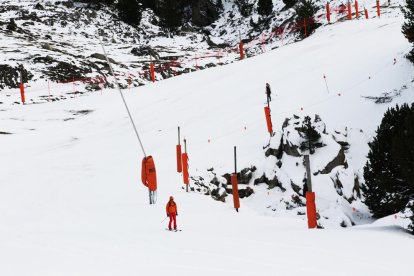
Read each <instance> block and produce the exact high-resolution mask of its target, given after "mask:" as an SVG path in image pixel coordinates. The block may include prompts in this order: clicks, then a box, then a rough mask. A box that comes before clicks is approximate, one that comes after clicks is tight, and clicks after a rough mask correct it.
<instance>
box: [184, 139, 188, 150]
mask: <svg viewBox="0 0 414 276" xmlns="http://www.w3.org/2000/svg"><path fill="white" fill-rule="evenodd" d="M184 152H185V153H187V140H185V138H184Z"/></svg>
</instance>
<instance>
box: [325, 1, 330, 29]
mask: <svg viewBox="0 0 414 276" xmlns="http://www.w3.org/2000/svg"><path fill="white" fill-rule="evenodd" d="M326 19H328V24H330V23H331V7H330V6H329V2H327V3H326Z"/></svg>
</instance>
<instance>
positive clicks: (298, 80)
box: [0, 17, 414, 276]
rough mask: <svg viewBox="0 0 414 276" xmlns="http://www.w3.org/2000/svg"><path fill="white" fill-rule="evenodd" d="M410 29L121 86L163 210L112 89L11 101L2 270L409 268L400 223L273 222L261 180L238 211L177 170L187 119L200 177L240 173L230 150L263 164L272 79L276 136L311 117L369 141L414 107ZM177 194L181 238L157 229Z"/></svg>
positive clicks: (352, 34)
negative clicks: (185, 183)
mask: <svg viewBox="0 0 414 276" xmlns="http://www.w3.org/2000/svg"><path fill="white" fill-rule="evenodd" d="M401 23H402V19H401V18H400V17H396V18H383V19H381V20H370V21H362V20H360V21H352V22H342V23H338V24H335V25H330V26H327V27H323V28H322V29H319V30H318V32H317V33H316V34H315V35H313V36H312V37H310V38H308V39H306V40H304V41H302V42H299V43H295V44H292V45H289V46H285V47H283V48H280V49H278V50H275V51H272V52H268V53H266V54H263V55H261V56H258V57H255V58H251V59H247V60H244V61H241V62H237V63H234V64H231V65H228V66H224V67H220V68H214V69H208V70H203V71H199V72H196V73H191V74H186V75H183V76H180V77H176V78H172V79H168V80H165V81H162V82H158V83H155V84H151V85H147V86H145V87H140V88H135V89H132V90H131V91H128V90H126V91H125V96H126V99H127V102H128V104H129V105H130V108H131V111H132V115H133V117H134V118H135V120H136V124H137V126H138V128H139V131H140V133H141V135H142V139H143V143H144V147H145V149H146V151H147V153H148V154H151V155H152V156H153V157H154V159H155V162H156V165H157V176H158V186H159V190H158V203H157V204H156V205H155V206H149V205H148V198H147V197H148V194H147V191H146V190H145V188H144V187H143V186H142V184H141V183H140V164H141V159H142V157H143V156H142V153H141V152H140V148H139V146H138V144H137V141H136V138H135V137H134V135H133V131H132V128H131V125H130V123H129V121H128V118H127V114H126V112H125V110H124V108H123V106H122V102H121V99H120V97H119V95H118V94H117V92H116V91H110V92H109V91H108V90H107V91H106V92H105V93H104V94H103V95H100V93H99V92H97V93H96V94H91V95H89V96H85V97H78V98H75V99H70V100H65V101H59V102H54V103H45V104H38V105H35V104H33V105H30V104H29V105H26V106H4V107H1V111H0V131H2V132H8V133H12V134H10V135H0V145H1V146H0V156H1V158H0V168H1V173H0V210H1V212H0V245H1V246H0V275H19V276H21V275H39V276H40V275H41V276H48V275H53V276H54V275H87V276H91V275H99V276H103V275H147V274H151V275H165V274H167V273H169V274H171V275H194V274H197V275H211V274H212V273H214V274H216V275H304V274H305V273H306V274H307V275H361V276H363V275H364V276H365V275H411V274H412V271H413V268H414V265H413V264H412V262H411V259H412V258H411V255H410V253H411V251H412V248H413V245H414V241H413V238H412V236H410V235H408V234H406V233H405V232H404V231H403V230H402V228H401V226H403V225H404V224H405V223H406V222H405V221H403V220H402V219H400V218H399V217H398V216H397V219H394V218H386V219H385V220H383V221H382V222H381V221H380V222H377V223H374V224H366V225H361V226H356V227H351V228H345V229H342V228H339V229H338V228H332V229H324V230H308V229H307V228H306V220H304V218H303V217H299V216H285V215H283V214H278V215H272V216H269V215H267V214H266V213H265V212H264V207H263V206H262V205H261V204H262V201H261V200H258V198H259V199H260V197H262V198H263V197H264V196H266V194H265V192H264V191H261V190H265V188H264V187H259V188H258V192H257V193H256V194H254V195H253V196H252V197H251V198H247V199H245V200H244V199H243V200H242V201H241V209H240V213H236V212H235V211H234V210H233V208H232V204H231V203H230V202H228V203H224V204H223V203H218V202H216V201H213V200H211V198H209V197H207V196H203V195H200V194H194V193H189V194H187V193H185V191H184V190H183V189H182V188H181V182H182V179H181V176H180V175H179V174H177V173H176V172H175V144H176V143H177V138H176V128H177V126H178V125H180V126H181V128H182V131H183V133H182V135H183V136H185V138H186V139H187V141H188V152H189V157H190V174H192V175H197V174H202V173H203V172H204V171H205V170H206V169H207V168H210V167H214V168H215V170H217V171H218V172H219V173H225V172H229V171H231V170H232V169H233V163H232V162H233V156H232V153H233V146H235V145H236V146H238V149H239V151H238V156H239V167H240V168H244V167H248V166H250V165H252V164H256V165H260V164H262V163H263V150H262V147H263V146H264V145H266V144H267V143H268V142H269V137H268V134H267V133H266V125H265V121H264V118H263V117H264V114H263V106H264V102H265V94H264V84H265V83H266V82H269V83H270V84H271V86H272V88H273V92H274V93H276V94H277V96H275V95H274V96H273V98H274V100H273V101H272V103H271V108H272V112H273V113H272V118H273V122H274V128H275V129H276V130H280V128H281V125H282V123H283V121H284V119H285V118H286V117H291V116H292V115H293V114H297V115H300V116H304V115H306V114H309V115H311V116H314V114H315V113H316V114H319V115H320V116H321V117H322V119H323V120H324V122H325V123H326V125H327V128H328V130H334V129H336V128H343V127H349V128H353V129H362V130H363V133H364V135H365V137H366V141H368V140H369V139H370V138H371V137H372V135H373V134H374V131H375V129H376V127H377V125H378V124H379V123H380V120H381V117H382V114H383V113H384V111H385V110H386V109H387V108H388V107H389V106H394V105H395V104H397V103H400V104H401V103H404V102H409V103H411V102H413V101H414V94H413V92H412V91H413V83H412V80H413V75H412V72H413V66H412V65H411V64H410V63H409V62H408V61H406V60H405V59H404V57H403V56H404V54H406V53H407V52H408V50H409V48H410V45H409V44H408V43H407V41H406V40H405V39H404V37H403V36H402V34H401V32H400V28H401ZM97 51H99V49H97ZM111 57H113V58H115V57H114V56H112V55H111ZM394 58H395V59H396V63H395V64H394ZM324 74H325V75H326V76H327V81H328V85H329V92H330V93H329V94H328V92H327V90H326V87H325V83H324V79H323V75H324ZM404 87H406V88H404ZM394 89H396V90H399V91H400V92H401V93H400V95H399V96H396V97H395V98H394V100H393V101H392V102H391V103H386V104H375V103H374V102H373V101H370V100H367V99H365V98H362V97H361V96H378V95H380V94H382V93H385V92H392V91H393V90H394ZM338 94H340V96H339V95H338ZM1 97H5V96H3V95H2V96H1ZM11 97H14V98H15V99H18V91H13V95H12V96H11ZM0 101H1V100H0ZM302 108H303V110H301V109H302ZM80 111H83V112H80ZM87 111H90V112H87ZM209 140H210V142H209ZM366 141H365V142H366ZM356 142H361V141H356ZM361 151H366V148H365V147H361ZM354 156H355V159H357V160H354V161H353V162H355V163H356V164H359V165H358V166H362V165H363V163H364V160H363V158H361V157H360V156H361V154H360V153H359V152H356V153H355V154H354ZM362 156H363V155H362ZM355 166H357V165H355ZM315 185H316V187H315V188H316V189H317V190H318V189H319V190H321V191H323V187H317V185H318V184H315ZM272 192H273V191H272ZM170 195H174V196H175V198H176V202H177V204H178V210H179V211H178V212H179V216H178V224H179V227H180V228H182V229H183V231H182V232H179V233H170V232H167V231H165V230H164V229H165V226H166V223H165V222H164V223H161V221H162V220H163V219H164V217H165V204H166V201H167V199H168V196H170ZM269 196H271V194H270V195H269ZM316 204H317V206H318V204H322V202H320V201H319V202H318V200H317V201H316Z"/></svg>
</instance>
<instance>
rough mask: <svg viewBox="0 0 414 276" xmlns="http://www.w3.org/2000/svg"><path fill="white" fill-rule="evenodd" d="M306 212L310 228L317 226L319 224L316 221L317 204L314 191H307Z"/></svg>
mask: <svg viewBox="0 0 414 276" xmlns="http://www.w3.org/2000/svg"><path fill="white" fill-rule="evenodd" d="M306 212H307V217H308V228H309V229H313V228H316V227H317V226H318V224H317V221H316V204H315V193H314V192H306Z"/></svg>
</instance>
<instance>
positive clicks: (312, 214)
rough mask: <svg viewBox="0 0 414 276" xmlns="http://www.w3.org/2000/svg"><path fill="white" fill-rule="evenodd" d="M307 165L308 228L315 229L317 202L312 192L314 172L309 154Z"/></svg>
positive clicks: (306, 160)
mask: <svg viewBox="0 0 414 276" xmlns="http://www.w3.org/2000/svg"><path fill="white" fill-rule="evenodd" d="M304 157H305V165H306V187H307V188H308V190H307V192H306V213H307V217H308V228H309V229H313V228H316V227H317V221H316V204H315V193H314V192H312V174H311V169H310V159H309V155H305V156H304Z"/></svg>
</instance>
